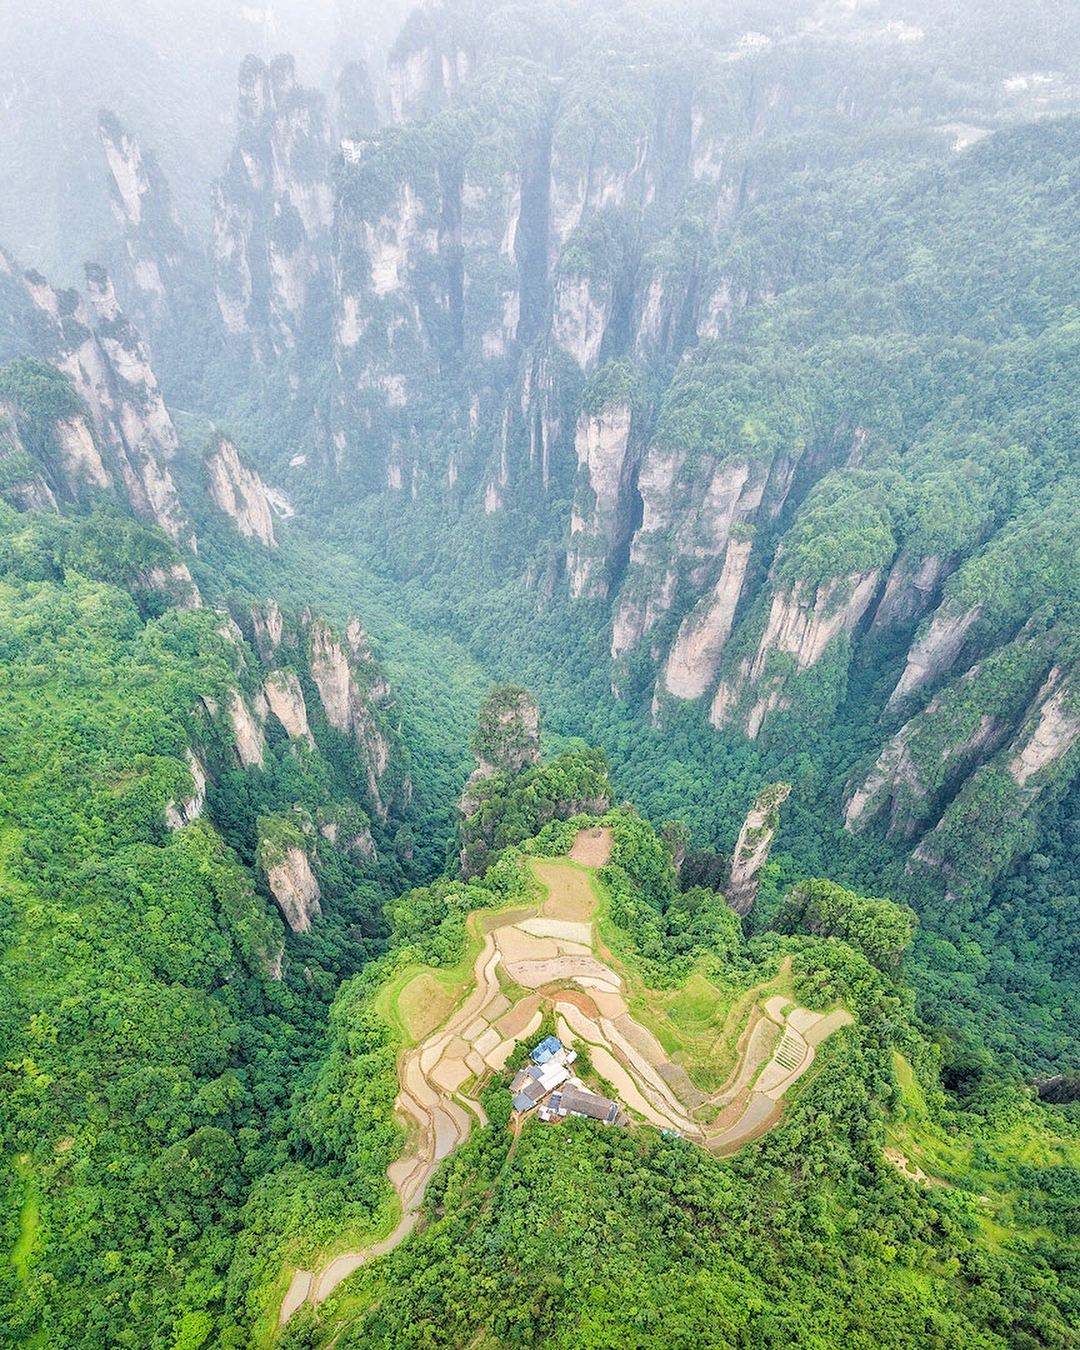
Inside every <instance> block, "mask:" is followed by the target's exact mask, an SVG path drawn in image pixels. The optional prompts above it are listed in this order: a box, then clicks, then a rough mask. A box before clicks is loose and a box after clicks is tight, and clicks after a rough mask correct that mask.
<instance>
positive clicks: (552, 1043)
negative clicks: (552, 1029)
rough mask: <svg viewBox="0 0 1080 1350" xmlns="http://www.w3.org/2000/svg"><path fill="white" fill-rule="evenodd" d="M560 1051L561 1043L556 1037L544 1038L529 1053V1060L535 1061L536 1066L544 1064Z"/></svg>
mask: <svg viewBox="0 0 1080 1350" xmlns="http://www.w3.org/2000/svg"><path fill="white" fill-rule="evenodd" d="M561 1049H562V1041H560V1040H559V1038H558V1036H545V1037H544V1039H543V1040H542V1041H541V1042H540V1044H539V1045H538V1046H536V1048H535V1049H534V1050H533V1051H532V1052H531V1053H530V1055H529V1058H530V1059H532V1060H535V1061H536V1063H537V1064H546V1063H547V1062H548V1060H549V1059H550V1058H551V1057H552V1055H554V1054H556V1053H557V1052H558V1051H560V1050H561Z"/></svg>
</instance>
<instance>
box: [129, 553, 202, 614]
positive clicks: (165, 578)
mask: <svg viewBox="0 0 1080 1350" xmlns="http://www.w3.org/2000/svg"><path fill="white" fill-rule="evenodd" d="M128 586H129V588H130V589H131V590H133V591H147V592H157V594H159V595H165V596H167V597H168V599H169V602H170V603H171V604H174V605H176V606H177V607H178V608H179V609H199V608H201V606H202V596H201V595H200V594H199V588H198V586H196V585H195V581H194V578H193V577H192V575H191V572H190V571H189V570H188V566H187V563H183V562H176V563H173V564H172V565H171V566H169V567H151V568H150V570H149V571H147V572H142V573H140V574H139V575H138V576H135V577H132V578H130V579H129V581H128Z"/></svg>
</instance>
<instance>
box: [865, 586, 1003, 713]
mask: <svg viewBox="0 0 1080 1350" xmlns="http://www.w3.org/2000/svg"><path fill="white" fill-rule="evenodd" d="M981 612H982V611H981V608H980V607H979V606H978V605H975V606H972V607H971V608H968V609H963V608H960V607H957V606H953V605H950V604H949V603H948V602H947V601H946V602H945V604H943V605H942V606H941V608H940V609H939V610H938V611H937V612H936V613H935V614H934V616H933V618H932V619H931V620H930V624H929V626H928V627H927V629H926V631H925V633H923V634H922V635H921V636H920V637H919V639H918V640H917V641H916V642H915V644H914V645H913V646H912V648H911V650H910V651H909V652H908V658H907V665H906V666H905V667H904V673H903V674H902V675H901V676H900V679H899V681H898V682H897V685H896V688H895V689H894V690H893V692H892V694H891V695H890V697H889V703H888V706H889V708H890V709H892V708H895V707H897V706H898V705H899V704H900V703H901V702H902V701H903V700H904V699H905V698H906V697H907V696H908V695H909V694H913V693H915V692H916V691H917V690H919V689H922V688H923V687H924V686H926V685H928V684H932V683H933V682H934V681H935V680H936V679H937V678H938V677H939V676H941V675H943V674H945V672H947V671H948V670H951V669H952V666H953V663H954V662H955V660H956V658H957V657H958V656H959V655H960V652H961V650H962V649H963V646H964V642H965V640H966V638H967V635H968V633H969V632H970V631H971V629H972V628H973V626H974V625H975V623H976V621H977V620H978V618H979V615H980V614H981Z"/></svg>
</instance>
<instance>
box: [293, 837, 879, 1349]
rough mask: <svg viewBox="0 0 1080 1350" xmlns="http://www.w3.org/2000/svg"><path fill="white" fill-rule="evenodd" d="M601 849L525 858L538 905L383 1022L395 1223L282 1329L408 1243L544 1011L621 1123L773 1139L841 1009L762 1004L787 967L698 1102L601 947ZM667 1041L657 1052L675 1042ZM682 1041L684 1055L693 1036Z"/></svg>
mask: <svg viewBox="0 0 1080 1350" xmlns="http://www.w3.org/2000/svg"><path fill="white" fill-rule="evenodd" d="M610 851H611V838H610V833H609V832H608V831H606V830H599V829H597V830H591V831H582V832H581V833H580V834H579V835H578V838H577V840H576V841H575V843H574V847H573V849H572V850H571V852H570V856H569V858H551V859H538V860H534V861H533V862H532V863H531V864H530V866H531V869H532V872H533V875H534V876H535V878H536V880H537V882H538V883H539V887H540V890H541V892H542V895H543V898H542V899H541V901H540V903H539V904H538V905H535V906H532V907H530V908H528V909H516V910H514V911H506V912H503V913H490V912H489V913H486V914H478V915H474V916H472V920H471V922H472V925H473V932H474V936H475V938H476V939H477V941H478V942H479V951H478V952H477V954H476V956H475V958H474V959H473V961H472V963H471V967H469V968H468V970H467V971H466V972H464V978H460V977H459V978H456V980H455V977H448V976H445V975H440V973H438V972H434V971H427V970H420V971H417V972H416V973H415V974H414V975H412V976H411V977H410V978H408V979H407V981H405V982H403V983H402V984H401V985H400V987H397V988H396V989H395V991H394V992H393V994H392V997H391V998H390V1001H389V1003H388V1004H387V1006H386V1007H384V1008H383V1009H381V1010H382V1011H383V1013H384V1015H386V1016H387V1017H388V1018H389V1019H390V1020H392V1021H393V1022H394V1023H395V1024H396V1025H397V1026H398V1027H399V1028H401V1029H402V1031H403V1033H404V1035H405V1038H406V1040H407V1041H409V1042H411V1043H410V1044H409V1045H408V1048H407V1049H406V1050H405V1051H404V1053H403V1055H402V1057H401V1060H400V1062H399V1066H398V1077H399V1083H400V1090H399V1092H398V1096H397V1100H396V1103H395V1106H396V1109H397V1111H398V1113H399V1115H400V1117H401V1119H402V1120H403V1121H404V1122H405V1123H406V1124H407V1126H408V1128H409V1131H410V1137H411V1138H412V1140H413V1144H412V1146H411V1147H410V1149H409V1150H408V1151H407V1152H406V1153H405V1155H404V1156H403V1157H402V1158H400V1159H399V1160H398V1161H397V1162H395V1163H393V1164H392V1165H391V1166H390V1168H389V1169H388V1177H389V1179H390V1181H391V1183H392V1184H393V1186H394V1189H395V1190H396V1192H397V1194H398V1197H399V1199H400V1201H401V1212H402V1218H401V1222H400V1223H399V1224H398V1226H397V1228H396V1229H395V1230H394V1232H393V1233H391V1234H390V1235H389V1237H387V1238H385V1239H384V1240H383V1241H381V1242H379V1243H377V1244H375V1245H373V1246H371V1247H369V1248H365V1249H363V1250H360V1251H356V1252H349V1253H345V1254H343V1255H341V1256H339V1257H337V1258H336V1259H335V1260H333V1261H332V1262H331V1263H330V1264H329V1265H328V1266H326V1267H325V1268H324V1269H323V1270H322V1271H321V1272H320V1273H319V1274H318V1275H314V1274H312V1272H310V1271H297V1272H296V1273H295V1275H294V1277H293V1281H292V1284H291V1286H290V1288H289V1292H288V1294H287V1295H286V1298H285V1301H284V1303H283V1304H282V1307H281V1313H280V1322H281V1323H282V1324H283V1323H284V1322H285V1321H287V1320H288V1318H289V1317H290V1316H291V1315H292V1314H293V1313H294V1312H295V1311H296V1310H297V1308H299V1307H300V1306H301V1305H302V1304H303V1303H304V1302H305V1301H306V1300H307V1299H311V1300H312V1301H314V1302H316V1303H319V1302H322V1301H323V1300H324V1299H326V1298H327V1297H329V1295H330V1294H331V1293H332V1292H333V1291H334V1289H336V1288H337V1286H338V1285H339V1284H340V1283H341V1281H342V1280H343V1279H345V1278H346V1276H348V1275H349V1274H351V1273H352V1272H353V1271H354V1270H356V1269H357V1268H358V1267H359V1266H361V1265H364V1264H365V1263H366V1262H367V1261H370V1260H372V1259H374V1258H375V1257H377V1256H379V1255H382V1254H384V1253H385V1252H388V1251H390V1250H392V1248H393V1247H394V1246H396V1245H397V1243H399V1242H401V1241H402V1240H403V1239H404V1238H405V1237H406V1236H407V1235H408V1234H409V1233H410V1232H411V1231H412V1228H413V1226H414V1225H415V1222H416V1216H417V1212H418V1209H419V1205H420V1202H421V1200H422V1198H423V1194H424V1188H425V1187H426V1185H427V1183H428V1180H429V1179H430V1177H431V1176H432V1175H433V1173H434V1172H435V1169H436V1168H437V1167H438V1165H439V1163H440V1162H441V1161H442V1160H443V1158H445V1157H446V1156H447V1155H448V1154H449V1153H450V1152H452V1150H453V1149H455V1148H456V1147H457V1146H458V1145H459V1144H460V1143H462V1142H463V1141H464V1140H465V1139H467V1138H468V1135H469V1133H470V1131H471V1129H472V1127H473V1125H474V1123H479V1124H480V1125H485V1124H486V1123H487V1117H486V1115H485V1113H484V1108H483V1106H482V1105H481V1104H480V1102H479V1100H478V1099H477V1095H476V1093H477V1090H478V1087H479V1085H480V1084H481V1083H482V1082H483V1081H485V1079H486V1077H487V1076H488V1075H489V1074H490V1073H492V1072H497V1071H501V1070H502V1069H503V1068H504V1067H505V1065H506V1062H507V1060H508V1059H509V1057H510V1055H511V1054H512V1052H513V1050H514V1048H515V1046H516V1045H517V1044H518V1043H519V1042H522V1041H527V1040H529V1039H530V1038H531V1037H533V1036H534V1035H535V1033H536V1031H537V1030H538V1028H539V1026H540V1024H541V1020H542V1018H543V1014H544V1010H545V1009H547V1010H550V1011H551V1012H552V1013H553V1014H554V1016H555V1019H556V1027H557V1030H558V1034H559V1036H560V1038H561V1039H562V1041H563V1042H564V1044H567V1045H572V1046H575V1047H576V1048H578V1049H582V1050H585V1051H587V1055H588V1059H589V1060H590V1061H591V1063H592V1066H593V1068H594V1070H595V1071H596V1073H597V1074H599V1075H600V1076H601V1077H602V1078H603V1079H604V1080H605V1081H606V1083H607V1084H608V1085H609V1090H610V1091H612V1092H614V1093H615V1094H616V1095H617V1096H618V1098H619V1099H620V1102H621V1103H622V1105H623V1106H624V1107H625V1108H626V1110H627V1111H628V1112H629V1113H630V1115H631V1116H634V1117H638V1118H639V1119H641V1120H644V1121H646V1122H647V1123H648V1124H650V1125H653V1126H656V1127H657V1128H658V1129H662V1130H672V1131H676V1132H678V1133H679V1134H681V1135H683V1136H684V1137H685V1138H688V1139H690V1140H693V1141H694V1142H695V1143H697V1144H699V1145H700V1146H702V1147H704V1148H708V1149H710V1150H711V1151H714V1152H717V1153H730V1152H733V1151H734V1150H736V1149H738V1148H740V1147H741V1146H742V1145H743V1144H745V1143H747V1142H748V1141H749V1140H751V1139H755V1138H757V1137H759V1136H760V1135H761V1134H763V1133H765V1131H767V1130H769V1129H771V1128H772V1127H773V1126H774V1125H775V1124H776V1123H777V1122H778V1121H779V1119H780V1117H781V1116H782V1114H783V1110H784V1105H785V1094H786V1093H787V1092H788V1091H789V1090H790V1089H791V1087H792V1086H793V1085H794V1084H795V1083H796V1082H797V1081H798V1079H799V1078H801V1077H802V1075H803V1074H804V1073H805V1072H806V1071H807V1069H809V1068H810V1065H811V1064H812V1063H813V1060H814V1054H815V1049H816V1047H817V1046H818V1045H819V1044H820V1043H821V1041H822V1040H824V1039H825V1037H826V1036H828V1035H829V1034H830V1033H831V1032H833V1031H835V1030H836V1029H837V1028H839V1027H841V1026H844V1025H846V1024H847V1023H850V1022H851V1020H852V1019H851V1017H850V1015H849V1014H848V1013H847V1012H845V1011H844V1010H843V1009H837V1010H836V1011H834V1012H831V1013H827V1014H822V1013H815V1012H811V1011H810V1010H809V1009H807V1008H800V1007H798V1006H797V1005H796V1004H795V1003H793V1002H792V1001H791V999H790V998H789V997H787V996H786V995H785V994H784V993H782V992H774V993H772V994H771V996H770V997H767V998H764V1001H763V1002H762V1001H760V1000H761V995H763V994H765V993H767V992H768V990H769V989H772V988H774V987H779V986H781V985H783V984H784V983H786V981H787V979H788V977H789V975H790V971H789V969H786V968H782V970H781V973H780V976H779V977H778V980H777V981H774V982H773V983H772V984H770V985H768V986H764V987H762V989H760V990H755V991H749V996H755V998H754V999H753V1000H752V1001H749V1002H748V1003H747V1008H748V1011H747V1023H746V1027H745V1029H744V1031H743V1033H742V1035H741V1036H740V1037H739V1043H738V1047H737V1056H736V1064H735V1067H734V1069H733V1070H732V1073H731V1074H730V1075H729V1078H728V1080H727V1082H726V1083H724V1085H723V1086H722V1087H721V1088H720V1089H719V1090H717V1091H716V1092H713V1093H711V1094H709V1093H707V1092H705V1091H703V1090H702V1089H701V1088H700V1087H699V1086H697V1085H696V1084H695V1083H694V1081H693V1079H692V1077H691V1074H690V1072H688V1067H689V1068H693V1067H694V1066H695V1063H696V1062H699V1061H698V1060H697V1057H696V1056H695V1055H694V1054H690V1053H687V1052H686V1051H684V1050H683V1049H682V1048H680V1049H678V1050H674V1051H672V1052H671V1053H669V1051H668V1050H667V1049H666V1048H665V1046H664V1044H663V1043H662V1042H661V1039H660V1036H658V1035H657V1034H655V1033H654V1031H652V1030H650V1029H649V1027H648V1026H646V1025H645V1023H644V1022H643V1021H642V1020H641V1018H643V1017H644V1018H645V1019H646V1020H648V1021H651V1022H653V1023H654V1025H656V1024H657V1020H658V1018H659V1019H660V1020H663V1014H662V1011H660V1010H659V1008H658V1007H657V1006H654V1005H653V1002H652V1001H651V1000H650V997H649V993H648V991H643V990H640V989H638V988H637V986H636V985H633V984H632V982H631V981H630V979H629V976H628V972H626V971H624V970H623V969H622V968H621V967H620V965H619V963H618V962H617V961H616V960H615V958H613V957H612V956H611V955H610V953H609V952H608V951H607V948H606V947H605V946H604V944H603V942H602V941H601V939H600V936H599V932H598V925H597V912H598V909H599V906H600V896H599V894H598V892H597V890H596V888H595V886H594V884H593V870H594V869H595V868H596V867H598V866H602V865H603V863H604V862H606V861H607V859H608V858H609V857H610ZM700 983H701V985H702V986H703V987H702V989H700V990H699V991H698V996H699V1001H700V1002H701V1003H702V1005H703V1006H705V1007H706V1008H707V1007H708V1004H709V1001H710V997H711V998H712V1000H713V1001H714V1002H715V1000H716V999H717V998H718V995H717V993H716V991H715V990H712V993H711V995H710V992H709V991H710V989H711V986H709V985H708V984H707V982H705V981H704V980H701V981H700ZM749 996H748V997H749ZM657 1030H660V1027H659V1026H657ZM665 1030H666V1031H667V1032H668V1033H669V1034H668V1035H666V1037H665V1038H666V1039H669V1040H671V1041H672V1043H679V1042H680V1037H679V1036H678V1035H677V1034H674V1033H671V1030H670V1028H665ZM683 1039H685V1040H686V1042H687V1043H688V1044H689V1043H690V1042H691V1041H692V1040H693V1034H692V1033H688V1034H687V1036H686V1037H685V1038H683ZM551 1128H557V1126H552V1127H551Z"/></svg>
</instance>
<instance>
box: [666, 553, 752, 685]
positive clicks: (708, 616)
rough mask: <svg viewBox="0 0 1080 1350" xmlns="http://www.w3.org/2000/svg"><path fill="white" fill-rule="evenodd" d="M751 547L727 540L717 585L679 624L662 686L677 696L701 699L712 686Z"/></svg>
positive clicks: (733, 618)
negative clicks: (722, 568) (722, 567)
mask: <svg viewBox="0 0 1080 1350" xmlns="http://www.w3.org/2000/svg"><path fill="white" fill-rule="evenodd" d="M751 548H752V544H751V541H750V540H748V539H746V540H742V539H739V540H735V539H733V540H731V541H730V542H729V544H728V546H727V549H726V550H725V553H724V570H723V571H722V572H721V573H720V578H719V580H718V581H717V583H716V585H715V586H714V587H713V589H712V591H711V592H710V593H709V594H708V595H707V596H706V597H705V598H704V599H703V600H699V601H698V603H697V605H696V606H695V607H694V609H693V610H692V611H691V613H689V614H688V615H687V616H686V618H685V619H684V620H683V621H682V623H681V624H680V625H679V632H678V636H677V637H676V639H675V643H674V645H673V646H672V648H671V651H670V652H669V654H668V659H667V664H666V665H665V666H664V687H665V688H666V689H667V691H668V693H669V694H673V695H674V696H675V697H676V698H683V699H695V698H701V697H702V695H703V694H705V693H707V692H708V691H709V689H711V688H712V686H713V682H714V681H715V679H716V673H717V671H718V670H719V667H720V658H721V657H722V656H723V654H724V648H725V647H726V646H727V642H728V638H729V637H730V636H731V630H732V627H733V625H734V623H735V610H736V607H737V606H738V603H739V598H740V596H741V595H742V589H743V584H744V582H745V580H746V568H747V565H748V563H749V561H750V551H751Z"/></svg>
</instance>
